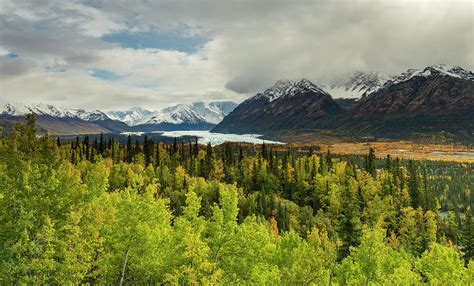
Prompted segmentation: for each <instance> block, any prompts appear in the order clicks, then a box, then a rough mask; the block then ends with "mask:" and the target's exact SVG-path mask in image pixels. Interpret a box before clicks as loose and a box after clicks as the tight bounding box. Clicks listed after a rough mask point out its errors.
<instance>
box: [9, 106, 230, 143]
mask: <svg viewBox="0 0 474 286" xmlns="http://www.w3.org/2000/svg"><path fill="white" fill-rule="evenodd" d="M235 106H237V104H236V103H234V102H230V101H221V102H209V103H204V102H195V103H191V104H178V105H174V106H169V107H166V108H162V109H159V110H156V111H150V110H148V109H145V108H141V107H134V108H131V109H129V110H122V111H101V110H92V111H87V110H84V109H79V108H61V107H57V106H54V105H50V104H33V105H24V104H12V103H0V126H2V125H3V126H6V127H7V129H8V128H11V126H13V125H14V123H15V122H17V121H18V120H23V119H24V118H25V115H26V114H28V113H34V114H36V118H37V125H38V128H39V130H40V131H41V132H42V133H49V134H55V135H70V134H92V133H101V132H103V133H116V132H125V131H161V130H163V131H167V130H186V129H192V130H209V129H211V128H212V127H213V126H215V125H216V124H217V123H219V122H220V121H221V120H222V119H223V118H224V116H225V115H227V114H228V113H229V112H230V111H232V109H233V108H234V107H235Z"/></svg>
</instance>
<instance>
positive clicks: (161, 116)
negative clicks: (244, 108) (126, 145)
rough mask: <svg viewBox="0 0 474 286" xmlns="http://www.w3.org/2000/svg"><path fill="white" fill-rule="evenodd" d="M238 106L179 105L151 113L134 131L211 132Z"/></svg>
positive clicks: (222, 104)
mask: <svg viewBox="0 0 474 286" xmlns="http://www.w3.org/2000/svg"><path fill="white" fill-rule="evenodd" d="M236 106H237V104H236V103H234V102H230V101H221V102H210V103H204V102H195V103H191V104H178V105H174V106H170V107H166V108H163V109H161V110H158V111H155V112H152V113H150V114H149V115H148V116H145V117H144V118H142V119H141V120H140V121H138V122H137V124H136V125H135V126H133V130H146V131H154V130H186V129H188V130H189V129H192V130H209V129H211V128H212V127H214V126H215V125H216V124H218V123H219V122H221V120H222V119H223V118H224V117H225V116H226V115H227V114H229V113H230V112H231V111H232V110H233V109H234V108H235V107H236Z"/></svg>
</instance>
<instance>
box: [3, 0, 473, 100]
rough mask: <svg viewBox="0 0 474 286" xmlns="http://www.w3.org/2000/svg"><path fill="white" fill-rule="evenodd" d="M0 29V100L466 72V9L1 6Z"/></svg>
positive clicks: (400, 4)
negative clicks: (427, 69)
mask: <svg viewBox="0 0 474 286" xmlns="http://www.w3.org/2000/svg"><path fill="white" fill-rule="evenodd" d="M0 26H1V29H0V43H1V47H0V55H2V58H1V59H0V68H1V70H0V72H1V73H2V75H5V76H2V78H1V79H0V88H1V89H0V91H1V92H2V97H8V98H16V99H18V98H23V99H24V100H25V101H42V102H49V101H51V103H58V104H62V105H66V106H76V107H92V108H95V107H97V108H99V107H106V108H111V107H114V106H120V107H127V106H132V105H133V106H135V105H142V106H145V107H157V106H160V105H164V104H169V103H180V102H190V101H198V100H219V99H226V100H228V99H232V100H236V101H240V100H243V99H245V98H246V97H248V96H250V95H252V94H254V93H256V92H258V91H262V90H264V89H265V88H267V87H268V86H270V85H271V84H273V83H274V82H275V81H276V80H278V79H280V78H290V79H295V78H301V77H305V78H308V79H310V80H312V81H314V82H316V83H326V82H328V81H331V80H333V79H335V78H339V77H340V76H341V74H347V73H350V72H353V71H356V70H361V71H368V72H370V71H384V72H387V73H398V72H402V71H404V70H406V69H408V68H421V67H424V66H427V65H431V64H435V63H448V64H454V65H460V66H463V67H465V68H468V69H471V70H473V69H474V48H473V45H472V43H473V42H474V3H473V2H472V1H409V0H407V1H405V0H402V1H388V0H387V1H369V0H360V1H349V0H342V1H329V0H321V1H307V0H301V1H286V0H272V1H270V0H261V1H250V0H248V1H247V0H243V1H217V0H216V1H211V0H202V1H186V0H165V1H146V0H137V1H134V2H133V5H132V4H131V3H130V1H126V0H88V1H76V2H65V1H55V0H51V1H45V0H25V1H13V0H0ZM8 53H14V54H17V55H19V57H18V58H15V59H8V58H5V56H6V55H7V54H8ZM58 71H60V72H58ZM89 71H95V72H94V73H93V75H94V76H91V75H90V74H89ZM101 74H102V75H101ZM107 75H108V76H107ZM111 78H113V79H114V80H104V79H111ZM25 82H28V84H27V85H25V84H24V83H25Z"/></svg>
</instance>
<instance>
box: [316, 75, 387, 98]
mask: <svg viewBox="0 0 474 286" xmlns="http://www.w3.org/2000/svg"><path fill="white" fill-rule="evenodd" d="M388 79H389V76H388V75H386V74H384V73H379V72H372V73H365V72H360V71H359V72H354V73H352V74H350V75H348V76H344V77H340V78H338V79H336V80H333V81H332V82H330V83H328V84H325V85H324V86H323V88H324V89H325V90H326V91H327V92H328V93H329V94H331V95H332V97H333V98H362V97H364V96H366V95H368V94H370V93H373V92H375V91H376V90H378V89H379V88H381V87H382V86H383V85H384V83H385V82H386V81H387V80H388Z"/></svg>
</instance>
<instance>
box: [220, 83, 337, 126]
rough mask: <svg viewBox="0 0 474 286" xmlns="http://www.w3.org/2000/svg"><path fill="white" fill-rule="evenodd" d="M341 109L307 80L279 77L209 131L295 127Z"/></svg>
mask: <svg viewBox="0 0 474 286" xmlns="http://www.w3.org/2000/svg"><path fill="white" fill-rule="evenodd" d="M341 112H343V109H342V108H341V107H340V106H339V105H338V104H337V103H336V102H335V101H334V100H333V99H332V98H331V96H330V95H329V94H328V93H327V92H326V91H324V90H323V89H322V88H320V87H318V86H317V85H315V84H313V83H312V82H310V81H309V80H307V79H302V80H300V81H291V80H287V79H281V80H279V81H277V82H276V83H275V85H273V86H272V87H271V88H269V89H267V90H265V91H264V92H262V93H258V94H257V95H255V96H253V97H251V98H249V99H247V100H246V101H244V102H242V103H241V104H240V105H239V106H238V107H237V108H235V109H234V111H232V112H231V113H230V114H229V115H227V116H226V117H225V118H224V119H223V120H222V122H221V123H219V124H218V125H217V126H216V127H215V128H214V129H213V130H212V131H214V132H227V133H252V132H257V133H258V132H260V133H264V132H267V131H270V130H282V129H298V128H304V127H305V126H306V125H308V124H312V123H313V122H315V121H317V120H318V119H319V118H323V117H326V116H328V115H333V114H338V113H341Z"/></svg>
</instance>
